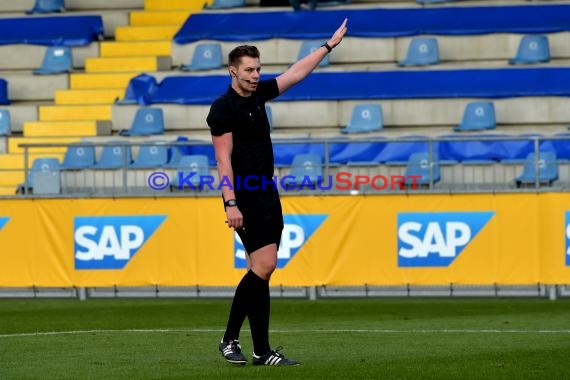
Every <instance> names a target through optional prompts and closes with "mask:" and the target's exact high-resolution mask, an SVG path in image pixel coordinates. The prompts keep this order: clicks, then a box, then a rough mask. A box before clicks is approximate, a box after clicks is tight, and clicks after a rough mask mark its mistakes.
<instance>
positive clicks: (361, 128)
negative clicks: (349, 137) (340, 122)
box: [341, 104, 383, 133]
mask: <svg viewBox="0 0 570 380" xmlns="http://www.w3.org/2000/svg"><path fill="white" fill-rule="evenodd" d="M382 119H383V118H382V107H381V106H380V105H379V104H357V105H356V106H354V108H353V109H352V115H351V117H350V121H349V123H348V126H347V127H346V128H344V129H342V130H341V132H342V133H364V132H374V131H379V130H381V129H382V127H383V122H382Z"/></svg>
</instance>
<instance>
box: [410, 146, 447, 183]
mask: <svg viewBox="0 0 570 380" xmlns="http://www.w3.org/2000/svg"><path fill="white" fill-rule="evenodd" d="M404 176H405V177H406V182H405V184H406V185H407V186H411V185H413V179H412V178H411V177H410V176H419V177H420V178H416V180H415V183H416V184H418V185H429V184H430V183H437V182H439V180H440V168H439V161H438V160H437V159H436V160H435V161H434V162H433V163H430V158H429V153H428V152H418V153H412V154H411V155H410V158H409V159H408V164H407V167H406V170H405V172H404Z"/></svg>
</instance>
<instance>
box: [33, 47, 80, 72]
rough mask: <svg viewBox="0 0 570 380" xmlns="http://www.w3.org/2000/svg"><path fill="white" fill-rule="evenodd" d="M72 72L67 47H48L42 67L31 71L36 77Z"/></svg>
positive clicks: (70, 58)
mask: <svg viewBox="0 0 570 380" xmlns="http://www.w3.org/2000/svg"><path fill="white" fill-rule="evenodd" d="M71 70H73V58H72V54H71V48H69V47H67V46H50V47H48V48H47V49H46V53H45V55H44V60H43V62H42V66H41V67H40V68H39V69H36V70H34V71H33V73H34V74H36V75H44V74H62V73H69V72H70V71H71Z"/></svg>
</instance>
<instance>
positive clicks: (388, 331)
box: [0, 329, 570, 338]
mask: <svg viewBox="0 0 570 380" xmlns="http://www.w3.org/2000/svg"><path fill="white" fill-rule="evenodd" d="M224 331H225V330H223V329H125V330H71V331H42V332H30V333H15V334H0V338H20V337H29V336H53V335H56V336H57V335H80V334H108V333H111V334H115V333H189V332H190V333H210V332H216V333H218V332H224ZM270 332H272V333H281V334H296V333H299V334H306V333H317V334H318V333H325V334H330V333H367V334H369V333H375V334H570V330H490V329H482V330H477V329H442V330H414V329H412V330H391V329H306V330H304V329H299V330H283V329H276V330H270Z"/></svg>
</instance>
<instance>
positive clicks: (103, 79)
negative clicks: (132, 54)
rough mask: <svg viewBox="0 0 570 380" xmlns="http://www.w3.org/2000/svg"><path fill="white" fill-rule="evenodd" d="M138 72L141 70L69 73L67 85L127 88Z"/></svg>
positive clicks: (78, 88)
mask: <svg viewBox="0 0 570 380" xmlns="http://www.w3.org/2000/svg"><path fill="white" fill-rule="evenodd" d="M139 74H141V72H130V73H93V74H71V75H70V76H69V87H70V88H71V89H73V90H96V89H109V88H121V87H123V88H127V86H128V85H129V81H130V80H131V79H132V78H133V77H136V76H137V75H139Z"/></svg>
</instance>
